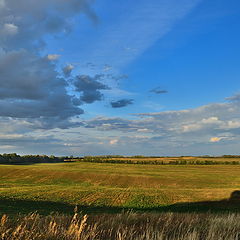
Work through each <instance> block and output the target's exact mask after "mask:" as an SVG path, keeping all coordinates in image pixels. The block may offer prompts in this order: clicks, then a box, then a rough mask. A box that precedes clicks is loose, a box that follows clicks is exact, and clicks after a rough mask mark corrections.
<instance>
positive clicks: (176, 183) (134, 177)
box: [0, 162, 240, 215]
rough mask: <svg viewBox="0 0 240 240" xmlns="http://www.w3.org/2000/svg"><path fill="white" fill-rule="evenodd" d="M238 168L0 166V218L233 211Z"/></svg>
mask: <svg viewBox="0 0 240 240" xmlns="http://www.w3.org/2000/svg"><path fill="white" fill-rule="evenodd" d="M239 171H240V165H231V164H230V165H225V164H217V165H171V164H170V165H152V164H124V163H121V164H118V163H114V164H111V163H93V162H91V163H89V162H66V163H52V164H50V163H42V164H25V165H4V164H3V165H0V215H1V214H9V215H14V214H16V213H24V214H26V213H29V212H34V211H38V212H39V213H41V214H49V213H50V212H60V213H68V214H69V213H72V212H73V209H74V206H75V205H78V207H79V209H80V210H81V211H83V212H86V213H100V212H101V213H108V212H110V213H117V212H121V211H122V210H124V211H127V210H129V209H133V210H135V211H153V212H168V211H174V212H189V211H200V212H201V211H203V212H206V211H208V210H210V211H220V212H221V211H234V212H236V211H238V210H239V204H238V200H237V201H235V200H234V201H232V199H230V200H229V198H230V196H231V194H232V193H233V192H234V191H236V190H238V189H240V175H239Z"/></svg>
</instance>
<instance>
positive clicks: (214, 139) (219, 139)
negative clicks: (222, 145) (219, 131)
mask: <svg viewBox="0 0 240 240" xmlns="http://www.w3.org/2000/svg"><path fill="white" fill-rule="evenodd" d="M222 139H223V138H222V137H212V138H210V142H213V143H214V142H219V141H221V140H222Z"/></svg>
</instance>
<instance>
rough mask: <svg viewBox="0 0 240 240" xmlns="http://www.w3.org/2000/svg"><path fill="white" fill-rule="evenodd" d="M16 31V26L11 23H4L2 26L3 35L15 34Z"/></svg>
mask: <svg viewBox="0 0 240 240" xmlns="http://www.w3.org/2000/svg"><path fill="white" fill-rule="evenodd" d="M17 33H18V26H16V25H14V24H13V23H5V24H4V26H3V35H10V36H12V35H16V34H17Z"/></svg>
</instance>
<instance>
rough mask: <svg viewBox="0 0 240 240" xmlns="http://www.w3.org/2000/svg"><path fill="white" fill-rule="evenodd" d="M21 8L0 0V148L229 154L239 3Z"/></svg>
mask: <svg viewBox="0 0 240 240" xmlns="http://www.w3.org/2000/svg"><path fill="white" fill-rule="evenodd" d="M29 1H30V0H28V1H23V0H21V2H22V4H18V3H17V2H16V1H15V0H9V1H5V0H0V38H1V39H2V40H0V108H1V110H0V128H1V129H2V133H0V142H1V147H0V152H17V153H20V154H27V153H39V154H41V153H46V154H55V155H72V154H73V155H90V154H94V155H100V154H127V155H136V154H145V155H205V154H212V155H221V154H239V149H240V148H239V140H240V136H239V134H240V131H239V130H240V112H239V107H240V94H239V92H240V81H239V77H240V68H239V63H240V46H239V42H240V31H239V30H238V29H239V23H240V3H239V1H237V0H229V1H226V0H212V1H211V2H209V1H206V0H181V1H177V0H150V1H146V0H139V1H110V0H101V1H97V0H96V1H90V0H89V1H88V0H70V1H69V2H67V3H66V2H65V1H64V0H49V1H47V0H44V1H41V3H40V2H38V3H37V4H36V3H35V4H34V5H31V4H32V2H31V1H30V2H29ZM20 6H21V7H20Z"/></svg>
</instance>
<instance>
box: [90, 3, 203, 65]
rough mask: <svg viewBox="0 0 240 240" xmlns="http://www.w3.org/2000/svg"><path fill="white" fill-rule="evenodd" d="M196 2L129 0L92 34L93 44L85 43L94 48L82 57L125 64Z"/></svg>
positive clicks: (188, 10) (159, 36)
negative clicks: (122, 8) (104, 24)
mask: <svg viewBox="0 0 240 240" xmlns="http://www.w3.org/2000/svg"><path fill="white" fill-rule="evenodd" d="M200 1H201V0H184V1H177V0H153V1H145V0H140V1H137V2H131V3H129V4H128V9H127V11H125V13H124V14H122V15H120V17H119V18H118V19H117V18H115V21H114V22H113V23H112V24H110V25H109V24H108V25H107V26H103V27H102V35H99V36H96V38H97V39H96V41H95V43H94V44H93V45H91V44H90V46H89V48H91V49H94V51H92V52H91V51H88V56H86V57H89V58H90V59H94V60H95V61H100V62H101V61H108V62H110V63H111V64H112V65H113V66H115V67H122V66H125V65H126V64H128V63H129V62H131V61H133V60H134V59H135V58H137V57H138V56H140V55H141V54H142V53H143V52H144V51H146V50H147V49H148V48H149V47H151V46H152V45H153V44H154V43H155V42H156V41H157V40H159V39H160V38H162V37H163V36H164V35H166V34H167V33H168V32H169V31H170V30H171V29H172V28H173V26H174V25H175V24H176V23H177V21H178V20H180V19H182V18H184V17H185V16H186V15H187V14H188V13H189V12H190V11H191V10H192V9H193V8H194V7H196V6H197V4H198V3H199V2H200ZM116 19H117V20H116ZM100 27H101V26H100ZM116 56H117V57H116Z"/></svg>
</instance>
